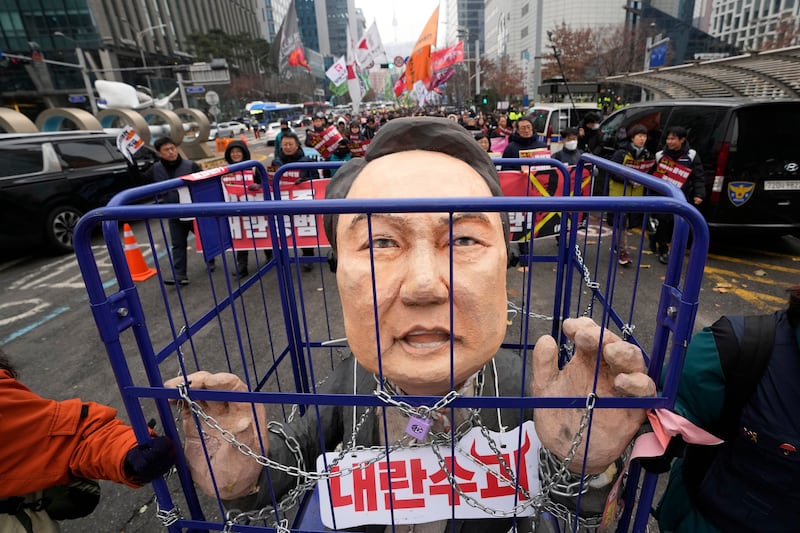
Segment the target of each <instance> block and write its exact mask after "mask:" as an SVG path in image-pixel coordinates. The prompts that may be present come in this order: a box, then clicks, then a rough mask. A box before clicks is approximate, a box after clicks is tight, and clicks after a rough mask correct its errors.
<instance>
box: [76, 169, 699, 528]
mask: <svg viewBox="0 0 800 533" xmlns="http://www.w3.org/2000/svg"><path fill="white" fill-rule="evenodd" d="M498 161H500V162H503V163H506V162H507V163H520V164H530V163H531V160H527V159H520V160H498ZM537 162H542V160H537ZM584 163H591V164H593V165H595V166H598V167H600V168H604V169H607V170H609V171H612V172H619V173H620V174H622V175H624V176H625V178H626V179H631V180H634V181H637V182H639V183H642V184H643V185H644V186H646V187H647V188H648V189H650V190H652V191H654V192H656V193H659V194H661V195H662V196H658V197H657V196H648V197H614V198H607V197H591V196H587V197H583V196H581V188H580V183H581V171H582V165H583V164H584ZM558 164H559V165H560V163H558ZM339 165H340V164H339V163H322V164H313V163H312V164H290V165H286V166H285V167H282V168H281V169H279V172H281V171H283V172H285V171H289V170H293V169H298V168H300V169H306V168H315V169H324V168H331V169H332V168H335V167H338V166H339ZM251 166H252V165H251ZM555 166H558V165H555ZM562 166H563V165H562ZM246 167H247V165H246V164H237V165H232V166H230V167H227V168H226V169H225V171H219V172H218V173H217V174H213V175H209V177H218V176H219V175H222V174H223V173H226V172H232V171H237V170H240V169H243V168H246ZM578 169H579V171H578V172H576V177H575V180H574V184H573V180H570V179H569V174H568V173H566V168H564V169H563V170H562V169H561V168H559V169H558V172H564V173H563V180H564V183H563V188H562V196H552V197H547V198H542V197H503V198H474V197H470V198H447V199H430V198H424V199H413V200H401V199H398V200H395V199H391V200H387V199H380V200H378V199H376V200H358V201H356V200H318V199H316V200H309V201H303V202H287V201H274V200H277V199H278V198H280V193H279V186H278V185H277V184H278V183H279V179H280V175H281V174H279V173H276V175H275V176H274V178H273V187H272V189H271V190H272V191H273V193H274V194H272V195H271V197H272V198H273V199H274V200H266V201H263V202H240V203H236V205H235V213H236V216H257V215H260V216H265V217H266V218H267V220H268V221H269V225H270V227H269V231H270V234H271V235H272V236H277V238H278V239H277V246H275V245H273V246H274V248H276V253H275V258H276V260H277V265H276V279H277V283H278V287H279V288H278V292H279V297H280V298H281V308H282V315H283V317H284V323H285V326H286V328H287V332H286V333H287V343H288V345H287V346H288V349H290V350H291V349H295V350H296V352H295V354H296V355H297V357H296V359H297V361H300V363H299V364H300V365H302V366H301V368H302V370H300V369H298V370H297V371H298V372H299V376H298V375H296V385H297V383H298V380H299V382H301V384H302V383H306V386H305V387H303V386H297V387H296V390H297V392H295V393H287V392H279V393H271V392H238V393H237V392H230V391H207V390H192V391H191V392H192V399H193V400H203V401H213V400H221V401H233V402H259V403H265V404H270V403H274V404H279V403H281V404H282V403H287V402H293V403H297V404H305V405H308V404H314V405H351V406H352V405H363V406H380V405H383V404H382V403H381V401H380V400H379V399H377V398H376V397H375V396H373V395H351V396H346V397H342V395H336V394H335V395H323V394H317V395H314V396H313V397H311V396H310V395H309V394H308V391H309V390H310V389H309V387H308V386H307V383H308V381H307V380H308V379H309V377H311V378H312V379H313V366H312V367H311V368H310V370H311V372H312V373H311V374H310V376H309V375H308V374H304V373H303V372H304V371H305V368H304V366H305V364H306V363H305V354H304V352H305V351H306V350H305V345H306V344H307V345H308V349H309V351H310V349H311V348H312V347H315V346H322V343H315V342H312V341H311V339H310V338H308V334H307V332H305V335H304V334H303V332H301V330H300V327H301V323H302V322H303V320H301V317H300V316H299V314H298V306H299V302H298V301H297V299H296V298H295V288H294V284H293V280H292V277H291V273H290V267H291V265H290V263H289V256H288V239H287V235H286V232H285V230H284V224H283V223H276V221H282V220H283V217H286V216H289V217H291V216H293V215H304V214H307V213H316V214H342V213H367V214H374V213H381V212H394V213H415V212H422V213H431V212H436V213H438V212H448V211H449V212H450V213H453V212H462V211H489V212H491V211H497V212H502V211H506V212H509V211H524V212H561V213H562V227H561V228H560V229H559V237H560V239H561V241H560V242H561V243H562V245H561V246H559V252H558V255H557V256H556V262H557V263H558V264H559V265H561V266H562V267H564V266H566V268H559V269H557V270H558V272H557V274H558V275H557V278H556V279H557V280H556V283H555V290H554V299H555V300H558V301H559V302H560V303H555V302H554V306H553V309H554V311H556V312H554V317H553V322H554V324H553V331H554V332H556V333H558V332H557V329H558V325H559V324H560V320H561V319H563V318H566V317H567V316H570V315H571V312H570V311H569V307H570V305H571V303H570V297H569V296H570V294H571V292H572V289H573V285H574V281H573V277H574V276H575V275H578V276H579V278H580V277H581V276H582V272H581V267H582V263H581V262H580V261H579V260H577V259H576V257H575V254H574V253H573V250H574V247H575V245H576V244H577V231H578V227H577V226H578V224H577V221H578V217H579V214H580V213H589V212H591V211H601V212H618V213H637V212H652V211H655V212H662V213H668V214H672V215H674V216H675V218H676V219H677V220H676V222H677V223H676V231H675V235H674V238H673V246H674V247H675V249H677V248H679V247H680V246H682V245H685V242H686V237H687V235H688V231H689V228H690V227H691V229H692V235H693V239H694V245H693V247H692V250H691V252H690V254H689V259H688V266H687V268H686V270H685V276H683V278H682V276H681V274H682V272H683V270H682V257H678V255H679V254H677V253H676V254H673V255H674V257H673V258H671V260H670V264H669V265H668V272H667V276H666V280H665V282H664V284H663V287H662V302H666V303H668V304H669V305H668V306H666V307H665V306H664V305H661V306H659V311H658V318H657V327H656V330H655V331H656V333H655V335H654V342H653V347H652V352H653V355H655V357H653V358H652V360H651V363H650V373H651V375H653V376H657V375H658V373H659V372H660V365H661V363H662V362H663V361H664V360H665V358H666V355H667V354H666V353H665V352H666V350H667V340H668V339H670V338H671V340H672V342H671V343H670V345H669V350H670V353H669V356H670V361H669V368H668V370H667V374H666V375H667V380H666V382H665V387H664V389H663V390H662V394H661V395H660V396H658V397H655V398H639V399H632V398H598V399H597V401H596V407H597V408H600V409H603V408H623V407H638V408H670V407H671V406H672V404H673V402H674V395H675V391H676V388H677V379H678V376H679V374H680V372H679V371H680V363H681V360H682V355H683V351H685V346H686V343H688V337H689V335H690V334H691V330H692V323H693V320H694V316H695V314H696V308H697V299H698V296H699V288H700V279H699V278H700V276H701V275H702V265H703V262H704V260H705V253H706V251H707V247H708V231H707V228H706V226H705V223H704V221H703V219H702V216H700V214H699V212H698V211H697V210H696V209H694V208H693V207H692V206H690V205H688V204H687V203H686V202H685V200H684V199H683V197H682V195H681V194H680V192H679V191H677V189H674V188H671V186H669V185H666V184H664V183H663V182H660V180H657V179H656V178H652V177H648V176H646V175H642V174H641V173H638V172H636V171H631V170H630V169H626V168H625V167H622V166H619V165H615V164H613V163H611V162H608V161H606V160H602V159H600V158H596V157H594V156H584V157H583V158H582V159H581V162H580V163H579V165H578ZM262 170H263V169H262ZM262 170H257V171H258V172H261V171H262ZM263 172H264V176H266V171H263ZM268 181H269V180H267V179H264V178H262V183H268ZM179 185H183V180H180V179H176V180H170V181H168V182H162V183H158V184H152V185H147V186H144V187H140V188H138V189H135V190H131V191H126V192H125V193H121V194H120V195H118V196H117V197H116V198H115V199H114V201H112V202H111V203H110V204H109V206H108V207H106V208H102V209H98V210H94V211H92V212H90V213H88V214H87V215H86V216H85V217H84V218H83V219H82V220H81V222H80V223H79V225H78V227H77V228H76V239H75V245H76V255H77V256H78V262H79V265H80V267H81V271H82V273H83V275H84V280H85V283H86V286H87V292H88V293H89V296H90V305H91V306H92V310H93V314H94V316H95V320H96V321H97V323H98V329H99V331H100V335H101V338H102V339H103V341H104V342H105V343H106V346H107V350H108V352H109V357H110V359H111V362H112V367H113V368H114V371H115V376H116V377H117V381H118V384H119V386H120V389H121V392H122V396H123V402H124V403H125V406H126V409H127V410H128V412H129V416H130V418H131V421H132V425H133V426H134V429H135V431H136V432H137V437H139V438H141V439H145V438H146V435H147V431H146V425H145V424H144V417H143V414H142V412H141V407H140V406H139V404H138V401H139V400H141V399H144V398H152V399H153V400H154V401H155V403H156V406H157V408H158V412H159V416H161V417H162V421H164V426H165V431H166V432H167V434H168V435H169V436H170V437H171V438H173V439H174V440H176V441H177V440H178V439H179V435H178V434H177V432H176V429H175V426H174V423H172V421H171V420H170V410H169V406H168V403H167V400H168V399H177V398H178V394H177V392H176V391H175V390H174V389H164V388H163V386H162V382H161V374H160V371H159V369H158V367H157V362H156V364H155V365H153V364H151V363H152V362H153V361H152V359H153V356H154V352H153V349H152V343H151V340H150V338H149V336H148V334H147V328H146V317H145V316H144V311H143V310H142V306H141V302H140V301H139V299H138V290H137V288H136V286H134V285H133V282H132V281H131V279H130V273H129V272H128V271H127V269H126V268H125V261H124V258H125V256H124V251H123V250H122V246H121V243H120V239H119V234H118V229H117V227H118V222H119V221H120V220H123V219H124V220H126V221H136V220H149V219H151V218H182V217H206V218H207V219H209V220H211V221H214V220H216V221H219V220H225V219H226V217H228V216H231V214H232V211H233V206H232V205H231V204H226V203H224V202H221V201H219V202H218V201H210V202H206V203H197V204H159V205H124V204H128V203H131V202H135V201H138V200H141V199H144V198H150V197H152V196H153V195H155V194H158V193H163V192H166V191H168V190H170V189H171V188H175V187H177V186H179ZM265 189H267V188H265ZM567 216H569V220H570V224H569V228H567V227H566V226H567V224H566V223H565V222H566V220H567V218H566V217H567ZM97 225H102V226H103V228H104V233H105V235H106V245H107V247H108V249H109V254H110V255H111V256H112V264H113V265H114V271H115V275H116V276H117V280H118V283H119V285H120V291H119V293H115V294H112V295H111V296H109V297H107V296H106V295H105V290H104V289H103V287H102V283H101V280H100V277H99V274H98V270H97V265H96V263H95V259H94V256H93V253H92V250H91V231H92V229H93V228H94V227H96V226H97ZM214 227H216V228H221V225H220V224H219V222H216V226H214ZM584 268H585V267H584ZM561 270H564V272H561ZM681 280H683V287H681V286H680V282H681ZM579 288H580V286H579ZM301 298H302V296H301ZM123 308H124V309H128V310H130V311H129V312H130V313H131V315H130V317H120V316H119V315H120V310H121V309H123ZM220 310H221V309H219V308H218V309H217V310H216V311H214V312H217V313H218V312H220ZM526 311H528V312H529V310H526ZM115 315H116V318H114V316H115ZM123 318H124V320H123ZM617 322H619V320H618V321H617ZM127 328H131V329H132V330H133V332H134V336H135V339H136V343H137V347H138V349H139V350H140V354H141V355H142V359H143V361H144V363H145V369H146V375H147V380H148V383H149V385H148V386H144V387H143V386H136V385H135V384H134V383H133V381H132V379H131V376H130V372H129V371H128V369H127V367H126V366H125V357H124V349H123V347H122V346H121V344H120V343H119V332H120V331H121V330H123V329H127ZM304 336H305V337H306V338H305V341H304V340H303V338H304ZM304 343H305V344H304ZM290 359H291V360H292V362H293V363H292V364H293V365H294V364H295V358H294V357H290ZM308 363H309V364H311V358H310V354H308ZM293 370H294V368H293ZM404 400H406V401H408V402H409V403H410V404H411V405H430V404H431V403H433V402H435V401H436V400H440V398H434V397H404ZM585 401H586V398H585V397H574V398H571V397H558V398H529V397H528V398H524V397H519V398H517V397H509V398H492V402H493V403H492V407H497V408H498V409H505V408H528V407H534V408H543V407H550V408H575V407H580V406H582V405H583V404H584V403H585ZM452 407H453V408H455V407H474V408H480V407H486V399H485V398H480V397H459V398H456V399H455V400H454V401H453V402H452ZM181 460H183V459H182V458H181ZM178 472H179V475H180V479H181V485H182V490H183V491H184V494H185V495H186V497H187V504H188V505H189V512H190V513H191V517H192V519H191V520H181V521H179V522H177V524H181V525H183V526H184V527H199V526H206V525H208V523H207V522H205V519H204V518H203V511H202V508H201V506H200V505H199V502H198V501H197V495H196V493H195V492H194V488H193V486H192V482H191V479H190V477H189V475H188V471H187V470H186V469H185V468H183V467H181V468H179V469H178ZM650 483H651V481H650V480H649V479H648V478H646V479H645V485H644V486H645V489H643V490H642V491H641V492H640V493H639V494H640V498H641V499H640V502H639V503H640V507H639V508H637V514H636V522H635V524H634V530H636V531H639V530H640V529H637V528H639V527H643V526H642V523H643V522H642V520H643V518H642V517H646V514H647V512H649V501H650V500H651V499H652V493H651V491H650V485H649V484H650ZM154 489H155V491H156V495H157V497H158V498H159V505H160V506H161V507H162V508H165V507H169V506H171V505H172V501H171V497H170V494H169V492H168V490H167V488H166V485H165V484H163V482H159V483H156V484H155V485H154ZM629 490H630V487H629ZM634 493H635V490H634ZM645 500H647V501H646V502H645ZM643 504H645V505H643ZM645 507H646V508H645ZM626 512H627V511H626ZM624 520H627V518H626V517H625V515H623V521H624ZM645 523H646V522H645ZM172 527H173V526H170V528H172ZM170 530H171V531H173V529H170ZM233 530H241V531H244V530H251V528H250V527H248V526H241V525H237V526H234V527H233ZM252 530H254V531H255V530H258V529H257V528H253V529H252Z"/></svg>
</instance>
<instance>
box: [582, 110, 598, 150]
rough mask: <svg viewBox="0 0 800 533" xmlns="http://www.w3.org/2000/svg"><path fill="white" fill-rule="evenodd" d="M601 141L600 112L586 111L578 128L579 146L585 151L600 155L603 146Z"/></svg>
mask: <svg viewBox="0 0 800 533" xmlns="http://www.w3.org/2000/svg"><path fill="white" fill-rule="evenodd" d="M600 141H601V139H600V114H599V113H592V112H590V113H586V116H585V117H583V120H582V121H581V126H580V128H579V129H578V146H579V147H580V149H581V150H582V151H583V152H586V153H588V154H593V155H599V154H600V150H601V149H602V147H603V146H602V143H601V142H600Z"/></svg>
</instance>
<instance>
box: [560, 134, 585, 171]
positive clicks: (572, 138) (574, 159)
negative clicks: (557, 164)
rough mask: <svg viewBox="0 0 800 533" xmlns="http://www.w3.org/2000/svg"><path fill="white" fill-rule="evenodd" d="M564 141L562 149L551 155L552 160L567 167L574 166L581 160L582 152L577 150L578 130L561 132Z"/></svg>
mask: <svg viewBox="0 0 800 533" xmlns="http://www.w3.org/2000/svg"><path fill="white" fill-rule="evenodd" d="M561 135H562V138H563V139H564V147H563V148H561V150H559V151H558V152H556V153H554V154H553V159H555V160H556V161H561V162H562V163H564V164H565V165H567V166H575V165H577V164H578V159H580V158H581V154H582V153H583V151H582V150H581V149H580V148H578V129H577V128H566V129H565V130H564V131H562V132H561Z"/></svg>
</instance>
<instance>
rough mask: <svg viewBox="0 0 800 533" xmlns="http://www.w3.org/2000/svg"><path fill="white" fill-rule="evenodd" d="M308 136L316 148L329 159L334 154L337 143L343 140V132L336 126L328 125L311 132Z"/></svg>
mask: <svg viewBox="0 0 800 533" xmlns="http://www.w3.org/2000/svg"><path fill="white" fill-rule="evenodd" d="M308 136H309V138H310V139H311V145H312V146H313V147H314V150H316V151H317V152H319V153H320V155H321V156H322V157H323V158H325V159H329V158H330V157H331V155H333V152H334V150H335V149H336V145H337V144H339V141H341V140H342V134H341V133H340V132H339V128H337V127H336V126H328V127H327V128H325V129H324V130H322V131H312V132H309V133H308Z"/></svg>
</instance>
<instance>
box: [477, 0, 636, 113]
mask: <svg viewBox="0 0 800 533" xmlns="http://www.w3.org/2000/svg"><path fill="white" fill-rule="evenodd" d="M625 5H626V2H625V0H592V1H590V2H587V1H586V0H486V2H485V15H484V16H485V47H486V48H485V50H486V55H487V57H491V58H498V57H501V56H503V55H507V56H509V58H511V59H513V60H515V61H518V62H519V66H520V67H521V68H522V71H523V76H524V86H525V92H526V94H527V95H529V97H530V98H534V93H535V88H536V87H538V86H539V85H540V84H541V75H540V72H541V70H540V68H537V67H539V66H540V63H539V62H540V59H539V58H541V56H542V55H544V54H545V53H546V49H547V43H548V41H547V32H548V31H552V30H554V29H555V28H557V27H559V26H561V24H562V22H563V23H566V24H567V25H568V26H570V27H571V28H572V29H582V28H587V27H602V26H607V25H616V24H623V23H624V22H625V9H624V8H625Z"/></svg>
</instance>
